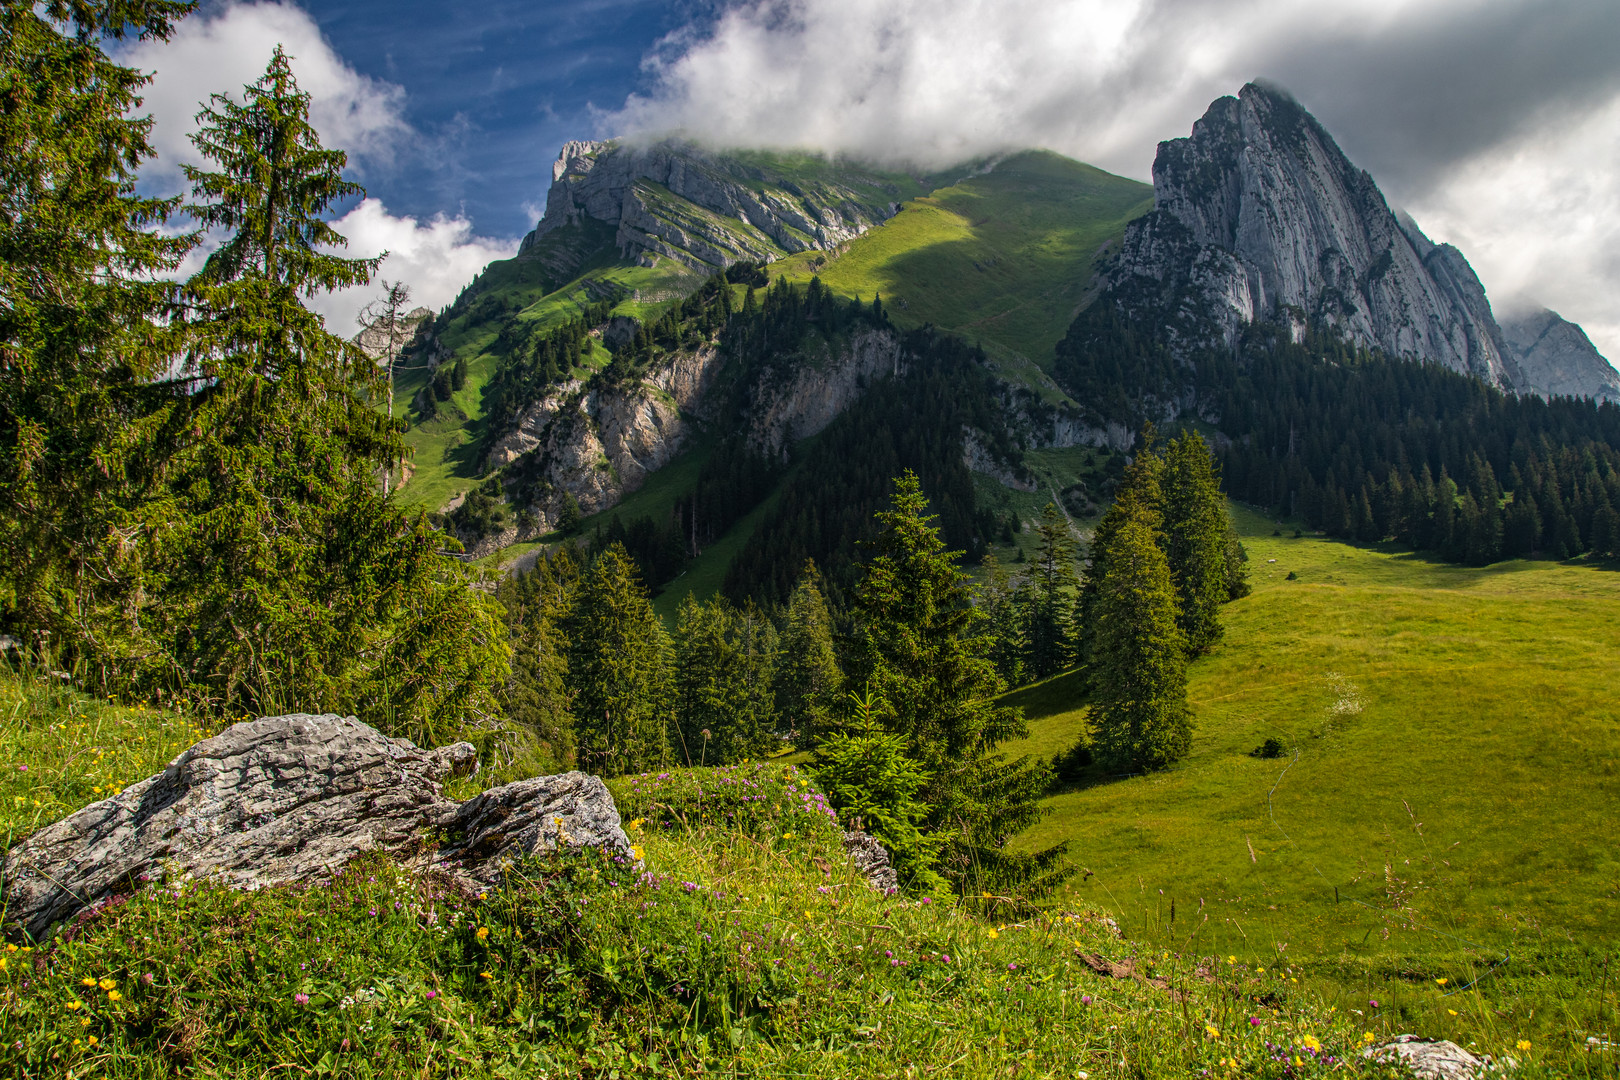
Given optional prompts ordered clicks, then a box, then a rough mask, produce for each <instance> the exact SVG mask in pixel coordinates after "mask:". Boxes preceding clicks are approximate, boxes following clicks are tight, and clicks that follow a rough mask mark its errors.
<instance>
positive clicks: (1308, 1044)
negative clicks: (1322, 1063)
mask: <svg viewBox="0 0 1620 1080" xmlns="http://www.w3.org/2000/svg"><path fill="white" fill-rule="evenodd" d="M1299 1042H1300V1045H1301V1046H1303V1047H1305V1049H1307V1050H1309V1051H1311V1052H1313V1053H1314V1052H1316V1051H1317V1050H1320V1049H1322V1043H1321V1041H1320V1040H1319V1039H1317V1037H1316V1036H1315V1035H1307V1036H1305V1037H1304V1038H1303V1039H1301V1040H1299Z"/></svg>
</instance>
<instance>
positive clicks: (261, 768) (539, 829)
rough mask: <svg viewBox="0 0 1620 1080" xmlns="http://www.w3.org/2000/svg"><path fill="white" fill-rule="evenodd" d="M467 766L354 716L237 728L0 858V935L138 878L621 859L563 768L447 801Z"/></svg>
mask: <svg viewBox="0 0 1620 1080" xmlns="http://www.w3.org/2000/svg"><path fill="white" fill-rule="evenodd" d="M476 765H477V755H476V753H475V751H474V750H473V747H472V746H471V745H470V744H468V743H456V744H455V745H453V746H447V747H443V748H441V749H438V750H431V751H430V750H423V749H421V748H420V747H417V746H415V745H414V744H412V743H410V742H407V741H405V740H403V739H391V738H388V737H387V736H385V735H383V734H381V733H380V732H378V731H377V730H375V729H374V728H371V727H369V726H367V725H366V724H362V723H360V722H359V721H358V720H356V719H354V718H353V717H341V716H332V715H322V716H312V715H304V714H298V715H292V716H278V717H267V718H264V719H260V720H253V721H246V722H243V723H240V724H235V725H233V726H232V727H230V728H228V729H226V730H225V731H223V732H221V733H220V734H219V735H216V736H214V737H213V738H210V739H205V740H203V741H202V742H199V743H197V744H196V745H195V746H192V747H191V748H189V749H188V750H186V751H185V752H183V753H182V754H180V756H179V757H177V758H175V759H174V760H173V761H172V762H170V763H169V765H168V766H167V767H166V768H165V769H164V770H163V771H162V772H160V773H158V774H157V775H155V776H151V777H148V778H147V779H145V780H142V781H140V782H139V783H135V784H131V785H129V786H128V787H127V788H125V789H124V790H123V791H122V792H120V793H119V794H117V795H115V796H113V797H112V798H109V799H104V800H102V801H101V802H98V803H94V804H92V805H90V806H87V807H85V808H84V809H83V810H80V811H78V812H77V813H74V814H71V815H69V816H68V817H66V818H64V819H62V820H61V821H58V822H56V823H55V824H53V825H49V826H47V827H45V828H44V829H41V830H40V831H39V832H37V833H35V834H34V835H33V836H31V837H29V838H28V839H27V840H25V841H23V842H22V843H21V844H18V845H17V846H15V847H13V848H12V849H11V850H10V851H9V852H7V853H6V856H5V860H4V871H5V879H4V886H5V918H6V922H7V928H8V929H9V930H11V931H16V930H19V929H20V930H22V931H25V932H26V933H28V934H29V935H31V936H33V937H34V938H36V939H38V938H39V937H40V936H42V935H43V934H45V933H46V931H47V930H49V928H50V927H51V926H52V925H54V924H56V923H57V922H59V921H61V920H64V919H69V918H72V917H73V916H74V915H75V914H77V913H78V912H80V911H82V910H84V909H85V908H87V907H89V906H91V905H93V904H96V903H97V902H99V901H101V900H104V899H106V898H107V897H109V896H112V895H114V894H116V893H119V892H128V891H131V890H132V889H134V888H135V887H138V886H139V885H140V883H142V882H146V881H156V880H167V879H175V878H179V879H185V878H209V879H216V880H220V881H223V882H225V883H227V884H229V885H231V886H234V887H236V888H243V889H256V888H261V887H263V886H268V885H279V884H287V883H291V882H299V881H312V880H321V879H324V878H327V877H329V876H330V875H331V874H333V873H334V872H336V871H337V870H338V869H340V868H341V867H342V865H343V864H344V863H346V862H348V861H349V860H350V859H353V858H354V857H356V856H358V855H363V854H366V853H368V852H389V853H391V854H394V855H397V856H400V857H403V858H405V859H407V860H415V865H426V864H427V863H428V862H430V861H431V862H432V863H434V864H444V865H446V866H447V868H450V869H451V870H453V871H454V872H457V873H460V874H462V875H464V876H465V877H467V878H468V879H470V880H471V881H474V882H488V881H491V880H493V878H494V877H495V876H496V875H498V874H499V872H500V867H501V865H502V863H503V862H504V861H506V860H511V859H514V858H517V857H518V856H520V855H523V854H526V853H530V852H537V851H546V850H552V849H555V848H557V847H561V846H568V847H579V846H587V845H589V846H598V847H603V848H606V849H607V850H609V851H612V852H615V853H618V854H622V855H625V856H628V855H629V853H630V843H629V841H628V840H627V839H626V837H625V835H624V831H623V830H622V829H621V828H620V825H619V815H618V811H617V809H616V807H615V806H614V803H613V797H612V795H610V794H609V792H608V790H607V787H606V785H604V784H603V783H602V781H601V780H600V779H598V778H596V777H594V776H587V775H585V774H583V773H577V772H574V773H565V774H563V775H561V776H547V777H539V778H536V779H533V780H524V781H519V782H518V783H515V784H507V785H505V786H503V787H498V788H494V789H491V790H490V791H486V792H484V793H483V794H482V795H479V796H477V797H476V798H474V799H470V800H468V801H467V802H465V803H457V802H455V801H454V800H451V799H447V798H445V796H444V793H443V786H442V785H443V783H444V781H445V780H447V779H448V778H450V777H451V776H452V775H457V774H460V773H465V772H467V771H470V770H472V769H473V768H475V767H476ZM446 833H448V834H449V835H450V836H451V837H452V842H451V843H450V845H449V846H447V847H445V848H443V849H440V850H438V851H430V850H429V847H428V845H429V841H430V839H431V838H432V837H433V836H434V835H437V834H446Z"/></svg>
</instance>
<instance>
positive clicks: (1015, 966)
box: [1007, 964, 1018, 971]
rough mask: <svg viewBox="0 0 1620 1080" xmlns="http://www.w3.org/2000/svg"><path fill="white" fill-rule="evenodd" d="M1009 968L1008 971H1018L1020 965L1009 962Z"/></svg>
mask: <svg viewBox="0 0 1620 1080" xmlns="http://www.w3.org/2000/svg"><path fill="white" fill-rule="evenodd" d="M1007 970H1008V971H1017V970H1018V965H1017V964H1008V965H1007Z"/></svg>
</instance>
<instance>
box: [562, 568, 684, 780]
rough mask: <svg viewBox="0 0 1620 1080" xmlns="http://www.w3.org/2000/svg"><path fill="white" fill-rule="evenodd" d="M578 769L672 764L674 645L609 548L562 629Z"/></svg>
mask: <svg viewBox="0 0 1620 1080" xmlns="http://www.w3.org/2000/svg"><path fill="white" fill-rule="evenodd" d="M562 631H563V639H564V641H565V642H566V644H565V645H564V646H563V654H564V658H565V659H566V661H567V664H568V674H567V676H566V683H567V686H568V692H569V698H570V702H571V704H572V708H573V714H574V740H575V746H576V751H575V754H576V757H577V759H578V761H579V767H580V768H582V769H587V770H589V771H591V772H595V773H600V774H601V775H603V776H619V775H622V774H624V773H629V772H641V771H643V770H646V769H649V768H653V767H655V766H658V765H662V764H665V763H666V762H667V761H668V760H669V756H670V754H669V750H670V748H669V741H668V736H667V729H668V726H669V720H670V716H669V712H670V710H669V695H670V672H669V643H668V640H667V635H666V634H665V632H664V626H663V623H662V622H661V621H660V620H659V618H658V616H657V615H656V614H655V613H654V612H653V609H652V602H651V601H650V600H649V599H648V598H647V590H646V589H645V588H644V587H643V586H642V584H641V581H640V580H639V578H638V577H637V575H636V569H635V562H634V561H633V560H632V559H631V558H630V556H629V554H628V553H627V552H626V551H625V550H624V547H623V545H621V544H610V545H609V546H608V548H607V549H606V550H605V551H603V552H602V554H601V555H599V556H597V558H596V561H595V562H594V563H592V564H591V567H590V569H588V570H587V571H585V573H584V574H583V575H582V576H581V578H580V583H579V586H578V588H577V590H576V591H575V594H574V606H573V608H572V610H570V611H569V613H568V615H567V617H566V618H564V620H563V622H562Z"/></svg>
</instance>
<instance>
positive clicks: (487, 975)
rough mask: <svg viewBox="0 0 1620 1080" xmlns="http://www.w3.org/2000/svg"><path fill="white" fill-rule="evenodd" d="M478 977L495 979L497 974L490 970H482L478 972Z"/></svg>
mask: <svg viewBox="0 0 1620 1080" xmlns="http://www.w3.org/2000/svg"><path fill="white" fill-rule="evenodd" d="M478 977H479V978H480V979H493V978H494V977H495V976H493V975H491V974H490V973H489V972H487V971H480V972H479V973H478Z"/></svg>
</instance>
